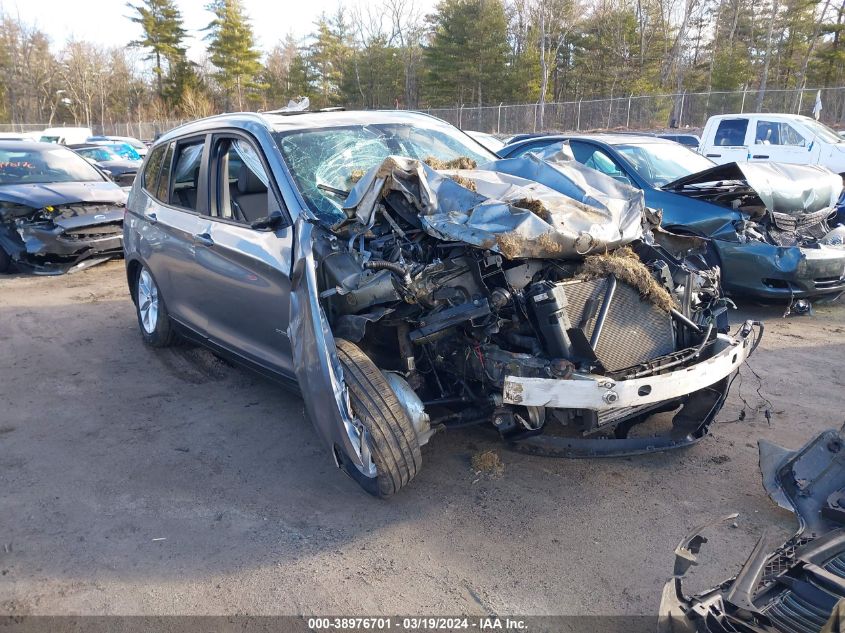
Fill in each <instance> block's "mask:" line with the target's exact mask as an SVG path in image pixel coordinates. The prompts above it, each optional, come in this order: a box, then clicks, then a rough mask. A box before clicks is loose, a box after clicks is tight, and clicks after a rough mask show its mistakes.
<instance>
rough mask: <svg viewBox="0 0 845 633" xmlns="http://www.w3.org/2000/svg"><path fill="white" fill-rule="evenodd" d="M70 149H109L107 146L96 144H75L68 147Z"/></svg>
mask: <svg viewBox="0 0 845 633" xmlns="http://www.w3.org/2000/svg"><path fill="white" fill-rule="evenodd" d="M68 147H69V148H71V149H91V148H92V147H97V148H100V147H107V146H105V145H97V144H96V143H73V144H71V145H68Z"/></svg>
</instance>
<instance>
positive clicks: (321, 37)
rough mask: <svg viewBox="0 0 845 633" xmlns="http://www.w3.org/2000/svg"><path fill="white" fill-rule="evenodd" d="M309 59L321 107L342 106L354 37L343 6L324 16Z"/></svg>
mask: <svg viewBox="0 0 845 633" xmlns="http://www.w3.org/2000/svg"><path fill="white" fill-rule="evenodd" d="M316 26H317V32H316V33H315V34H314V36H313V37H314V43H313V44H312V45H311V47H310V50H309V54H308V61H309V64H310V66H311V69H312V72H313V78H314V82H315V86H314V87H315V92H316V100H317V105H318V106H331V105H341V101H342V95H341V84H342V82H343V70H344V67H345V65H346V63H347V62H348V61H349V60H350V58H351V56H352V37H351V33H350V32H349V25H348V23H347V21H346V15H345V14H344V12H343V9H342V8H338V11H337V13H336V14H335V15H334V17H332V18H331V19H329V18H327V17H326V15H325V14H323V15H321V16H320V18H319V19H318V20H317V23H316Z"/></svg>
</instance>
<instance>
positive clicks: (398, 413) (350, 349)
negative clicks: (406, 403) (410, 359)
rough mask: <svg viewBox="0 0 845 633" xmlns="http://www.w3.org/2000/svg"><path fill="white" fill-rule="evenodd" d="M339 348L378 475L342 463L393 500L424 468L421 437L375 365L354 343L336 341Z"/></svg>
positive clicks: (378, 493) (351, 399) (371, 490)
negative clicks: (367, 474)
mask: <svg viewBox="0 0 845 633" xmlns="http://www.w3.org/2000/svg"><path fill="white" fill-rule="evenodd" d="M335 345H336V346H337V356H338V359H339V360H340V362H341V364H342V365H343V377H344V381H345V382H346V387H347V389H348V390H349V402H350V405H351V407H352V414H353V415H354V416H355V417H356V418H357V419H358V420H360V421H361V423H362V424H363V425H364V427H365V428H366V429H367V432H368V434H369V440H370V442H369V444H370V446H369V449H370V454H371V456H372V460H373V462H374V463H375V468H376V476H375V477H368V476H366V475H364V474H363V473H362V472H360V471H359V470H358V468H357V467H356V466H355V465H354V464H352V463H350V462H349V461H348V460H342V466H343V468H344V470H345V471H346V472H347V473H348V474H349V475H350V476H351V477H352V478H353V479H354V480H355V481H357V482H358V484H359V485H360V486H361V487H362V488H364V490H366V491H367V492H369V493H370V494H372V495H374V496H376V497H382V498H384V497H389V496H390V495H393V494H395V493H396V492H398V491H399V490H400V489H401V488H402V487H404V486H406V485H408V483H410V481H411V480H412V479H413V478H414V476H415V475H416V474H417V472H418V471H419V469H420V467H421V466H422V454H421V451H420V444H419V441H418V439H417V434H416V432H415V431H414V427H413V424H412V423H411V420H410V419H409V418H408V415H407V414H406V413H405V410H404V409H403V408H402V405H400V404H399V400H398V399H397V398H396V394H395V393H394V392H393V389H391V388H390V385H389V384H388V382H387V380H386V379H385V377H384V374H382V373H381V371H380V370H379V368H378V367H376V365H375V363H373V361H371V360H370V358H369V357H368V356H367V355H366V354H365V353H364V352H363V351H361V348H359V347H358V346H357V345H355V344H354V343H351V342H350V341H347V340H344V339H336V340H335ZM365 441H366V440H365Z"/></svg>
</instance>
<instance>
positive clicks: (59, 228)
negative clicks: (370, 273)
mask: <svg viewBox="0 0 845 633" xmlns="http://www.w3.org/2000/svg"><path fill="white" fill-rule="evenodd" d="M122 227H123V205H122V204H117V203H84V202H78V203H73V204H65V205H55V206H52V205H48V206H45V207H43V208H39V209H33V208H30V207H27V206H23V205H19V204H9V205H6V206H4V207H1V208H0V248H2V249H3V250H4V251H5V252H6V253H8V255H9V256H10V258H11V260H12V262H13V263H14V264H15V266H16V267H17V268H18V269H19V270H21V271H23V272H30V273H34V274H39V275H58V274H62V273H66V272H71V271H77V270H81V269H83V268H89V267H90V266H93V265H96V264H99V263H102V262H105V261H108V260H109V259H113V258H115V257H120V256H121V255H122V254H123V228H122Z"/></svg>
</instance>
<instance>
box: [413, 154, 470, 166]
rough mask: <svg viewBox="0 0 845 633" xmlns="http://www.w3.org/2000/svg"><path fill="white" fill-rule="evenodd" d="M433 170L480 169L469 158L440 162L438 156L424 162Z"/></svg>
mask: <svg viewBox="0 0 845 633" xmlns="http://www.w3.org/2000/svg"><path fill="white" fill-rule="evenodd" d="M423 162H424V163H425V164H426V165H428V166H429V167H431V168H432V169H475V168H476V167H478V163H476V162H475V161H474V160H473V159H471V158H470V157H469V156H458V157H457V158H453V159H452V160H440V159H439V158H437V157H436V156H429V157H427V158H426V159H425V160H424V161H423Z"/></svg>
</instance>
